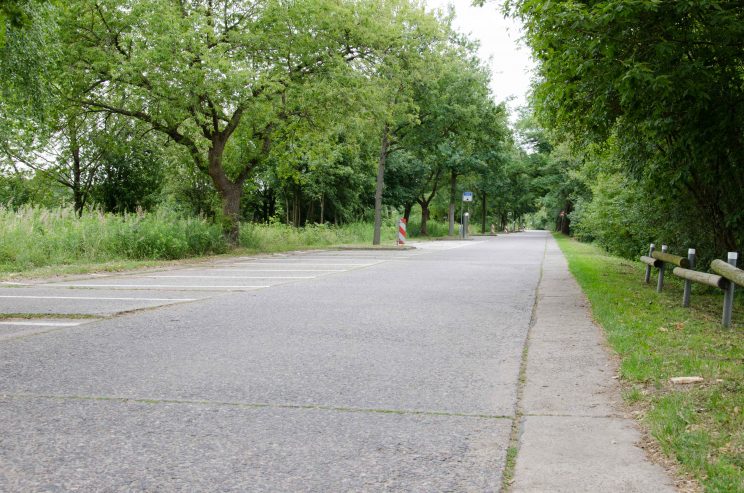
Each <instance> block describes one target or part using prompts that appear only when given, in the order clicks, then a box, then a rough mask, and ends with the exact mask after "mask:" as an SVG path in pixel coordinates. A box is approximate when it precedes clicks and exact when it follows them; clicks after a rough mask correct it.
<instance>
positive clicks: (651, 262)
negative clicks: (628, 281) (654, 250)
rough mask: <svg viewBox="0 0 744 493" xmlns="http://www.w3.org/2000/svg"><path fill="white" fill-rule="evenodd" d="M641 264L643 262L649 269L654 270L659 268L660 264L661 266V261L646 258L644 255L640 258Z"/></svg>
mask: <svg viewBox="0 0 744 493" xmlns="http://www.w3.org/2000/svg"><path fill="white" fill-rule="evenodd" d="M641 262H643V263H644V264H646V265H650V266H651V267H656V268H659V267H661V264H662V261H661V260H658V259H655V258H651V257H647V256H645V255H644V256H642V257H641ZM646 282H648V281H646Z"/></svg>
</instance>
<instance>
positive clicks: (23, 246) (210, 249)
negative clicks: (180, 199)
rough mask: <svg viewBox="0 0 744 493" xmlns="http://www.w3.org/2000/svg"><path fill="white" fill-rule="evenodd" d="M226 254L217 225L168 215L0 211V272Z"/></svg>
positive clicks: (164, 212) (36, 209)
mask: <svg viewBox="0 0 744 493" xmlns="http://www.w3.org/2000/svg"><path fill="white" fill-rule="evenodd" d="M226 250H227V244H226V243H225V241H224V239H223V237H222V233H221V231H220V228H219V226H218V225H215V224H212V223H210V222H209V221H207V220H205V219H199V218H186V217H182V216H179V215H177V214H175V213H172V212H167V211H162V212H156V213H149V214H125V215H113V214H104V213H99V212H95V213H86V214H84V215H83V217H81V218H78V217H77V216H76V215H75V213H74V211H72V210H71V209H52V210H50V209H43V208H38V207H28V208H24V209H21V210H18V211H12V210H8V209H0V271H6V272H8V271H24V270H29V269H33V268H36V267H42V266H48V265H59V264H73V263H84V262H90V263H97V262H107V261H111V260H120V259H128V260H145V259H153V260H166V259H178V258H184V257H189V256H197V255H204V254H209V253H221V252H225V251H226Z"/></svg>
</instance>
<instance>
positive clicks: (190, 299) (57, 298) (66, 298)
mask: <svg viewBox="0 0 744 493" xmlns="http://www.w3.org/2000/svg"><path fill="white" fill-rule="evenodd" d="M0 298H22V299H27V300H95V301H99V300H102V301H196V300H197V299H198V298H112V297H100V296H5V295H2V296H0Z"/></svg>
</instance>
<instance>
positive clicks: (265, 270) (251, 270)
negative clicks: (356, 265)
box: [213, 267, 348, 272]
mask: <svg viewBox="0 0 744 493" xmlns="http://www.w3.org/2000/svg"><path fill="white" fill-rule="evenodd" d="M213 270H216V271H217V270H219V271H223V270H225V271H228V272H348V270H346V269H225V268H223V267H220V268H219V269H213Z"/></svg>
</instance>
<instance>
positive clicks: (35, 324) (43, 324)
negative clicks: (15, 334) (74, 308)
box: [0, 320, 83, 327]
mask: <svg viewBox="0 0 744 493" xmlns="http://www.w3.org/2000/svg"><path fill="white" fill-rule="evenodd" d="M81 323H83V322H34V321H33V320H29V321H27V322H26V321H24V322H0V325H23V326H28V325H31V326H33V327H75V326H76V325H80V324H81Z"/></svg>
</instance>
